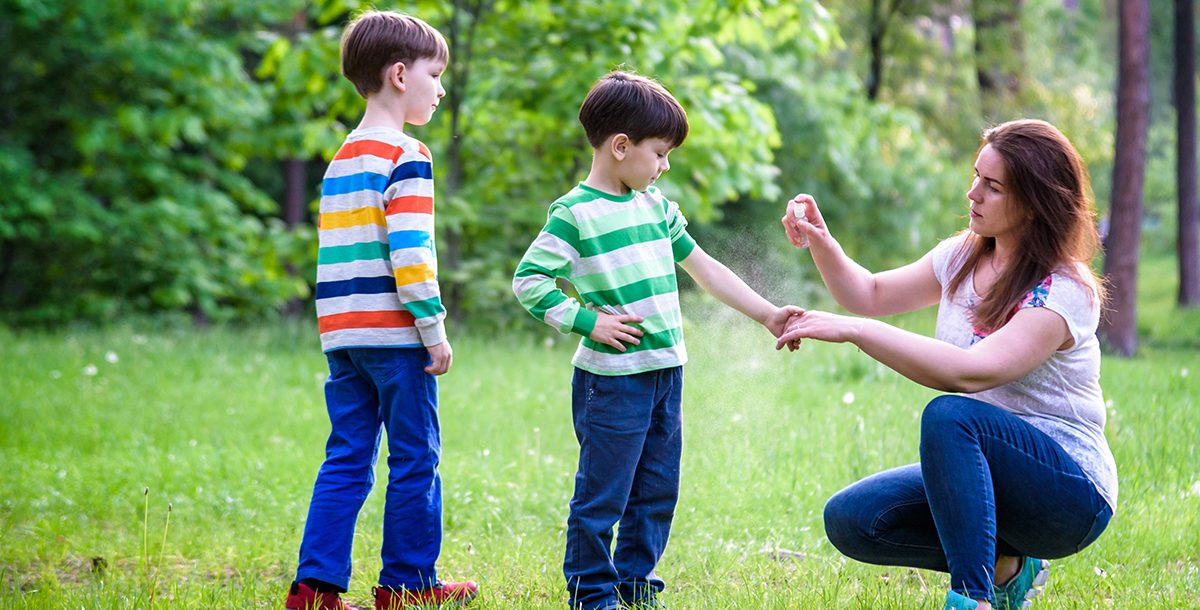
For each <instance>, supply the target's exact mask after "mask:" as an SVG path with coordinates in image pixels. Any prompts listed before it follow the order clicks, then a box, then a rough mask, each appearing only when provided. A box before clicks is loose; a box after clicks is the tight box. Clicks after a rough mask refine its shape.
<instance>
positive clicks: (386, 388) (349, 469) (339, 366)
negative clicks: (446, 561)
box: [296, 348, 442, 590]
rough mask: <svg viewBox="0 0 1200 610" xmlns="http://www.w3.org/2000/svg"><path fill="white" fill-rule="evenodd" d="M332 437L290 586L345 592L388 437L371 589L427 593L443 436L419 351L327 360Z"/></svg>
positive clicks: (433, 385) (336, 354) (377, 351)
mask: <svg viewBox="0 0 1200 610" xmlns="http://www.w3.org/2000/svg"><path fill="white" fill-rule="evenodd" d="M326 357H327V359H328V360H329V378H328V379H327V380H326V381H325V406H326V408H327V409H328V411H329V423H330V428H331V429H330V432H329V440H328V442H327V443H326V445H325V462H324V463H323V464H321V469H320V471H318V472H317V481H316V483H315V484H314V485H313V495H312V502H311V503H310V504H309V506H308V519H307V520H306V521H305V523H304V538H303V540H302V541H301V543H300V565H299V567H298V568H297V573H296V580H303V579H306V578H314V579H317V580H321V581H324V582H327V583H329V584H332V585H337V586H338V587H341V588H342V589H343V590H345V589H346V587H347V586H348V585H349V583H350V552H351V543H352V542H353V540H354V524H355V521H357V519H358V511H359V510H360V509H361V508H362V505H363V501H364V500H366V499H367V494H369V493H370V492H371V487H372V486H373V485H374V483H375V457H376V455H378V453H379V442H380V437H381V433H382V431H383V430H384V429H386V430H387V446H388V458H387V463H388V483H387V496H386V499H385V502H384V509H383V547H382V549H381V550H380V557H381V558H382V560H383V569H382V570H381V571H380V573H379V584H381V585H383V586H386V587H392V588H394V589H400V588H401V587H404V588H408V589H410V590H413V589H425V588H428V587H429V586H430V585H431V584H433V582H434V581H435V580H436V579H437V573H436V571H435V568H434V564H435V563H436V562H437V558H438V555H439V553H440V552H441V546H442V480H441V477H439V476H438V461H439V459H440V457H441V452H442V442H441V428H440V425H439V422H438V412H437V378H436V377H434V376H433V375H430V374H429V373H426V372H425V370H424V369H425V367H426V366H428V365H429V362H430V358H429V352H428V351H427V350H425V349H424V348H403V349H401V348H353V349H340V350H334V351H331V352H329V353H328V354H326Z"/></svg>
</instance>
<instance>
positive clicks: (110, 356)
mask: <svg viewBox="0 0 1200 610" xmlns="http://www.w3.org/2000/svg"><path fill="white" fill-rule="evenodd" d="M104 360H105V362H108V363H109V364H116V363H118V362H120V361H121V357H120V356H117V352H113V351H110V352H107V353H105V354H104Z"/></svg>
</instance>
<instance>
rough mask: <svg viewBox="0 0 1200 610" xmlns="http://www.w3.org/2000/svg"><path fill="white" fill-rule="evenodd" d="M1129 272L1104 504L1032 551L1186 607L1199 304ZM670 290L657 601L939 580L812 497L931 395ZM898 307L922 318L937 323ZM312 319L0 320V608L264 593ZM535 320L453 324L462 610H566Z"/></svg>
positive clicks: (273, 576)
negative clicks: (671, 393)
mask: <svg viewBox="0 0 1200 610" xmlns="http://www.w3.org/2000/svg"><path fill="white" fill-rule="evenodd" d="M1151 271H1152V273H1150V274H1148V276H1147V277H1146V278H1144V279H1143V285H1142V288H1143V294H1144V295H1145V296H1144V300H1143V306H1142V308H1141V314H1142V315H1141V318H1142V320H1143V322H1142V324H1141V326H1142V329H1143V337H1144V339H1143V345H1142V351H1141V353H1140V355H1139V356H1138V357H1137V358H1134V359H1130V360H1120V359H1116V358H1107V359H1106V360H1105V362H1104V374H1103V375H1104V376H1103V381H1104V388H1105V392H1106V396H1107V398H1108V399H1109V400H1110V401H1111V403H1110V404H1111V406H1110V411H1109V416H1110V418H1109V428H1108V436H1109V439H1110V442H1111V444H1112V447H1113V451H1114V453H1115V454H1116V458H1117V464H1118V468H1119V471H1120V477H1121V505H1120V508H1119V510H1118V512H1117V516H1116V518H1115V519H1114V521H1113V523H1112V525H1111V526H1110V528H1109V531H1108V532H1107V533H1106V534H1105V535H1104V536H1102V537H1101V538H1100V540H1099V541H1098V542H1097V543H1096V544H1094V545H1093V546H1092V547H1090V548H1088V549H1087V550H1085V551H1084V552H1082V553H1080V554H1079V555H1076V556H1074V557H1071V558H1068V559H1065V560H1061V561H1057V562H1054V563H1053V565H1052V568H1051V580H1050V583H1049V585H1048V588H1047V594H1046V596H1045V597H1043V598H1041V599H1040V600H1039V601H1038V602H1036V604H1035V606H1034V607H1035V608H1070V609H1091V608H1109V607H1111V608H1121V609H1126V608H1163V609H1168V608H1169V609H1176V608H1200V522H1198V521H1200V451H1198V449H1197V445H1198V436H1200V404H1198V403H1200V312H1197V311H1191V312H1179V311H1177V310H1175V309H1174V306H1173V298H1174V295H1173V292H1172V291H1173V288H1172V286H1173V282H1172V276H1171V275H1170V274H1171V273H1173V270H1171V269H1170V267H1169V265H1168V264H1167V263H1165V262H1159V263H1157V264H1154V265H1153V267H1152V268H1151ZM515 306H516V305H515V304H514V307H515ZM685 307H687V311H686V312H685V317H687V318H688V326H687V328H686V332H687V336H688V347H689V350H690V352H691V356H692V360H691V362H690V363H689V364H688V366H687V382H686V390H685V405H684V410H685V430H686V433H685V434H686V441H685V449H684V472H683V493H682V498H681V500H680V505H679V510H678V514H677V517H676V521H675V527H674V530H673V533H672V539H671V544H670V546H669V547H668V550H667V554H666V557H665V558H664V559H663V562H662V564H661V566H660V573H661V574H662V575H663V576H664V578H665V579H666V580H667V581H668V594H667V595H666V596H665V599H666V601H667V602H668V604H669V605H670V606H671V607H673V608H740V609H751V608H754V609H757V608H864V609H865V608H872V609H874V608H928V609H938V608H940V607H941V601H942V598H943V596H944V589H945V586H946V582H947V581H946V578H945V576H944V575H941V574H937V573H932V572H919V571H915V570H908V569H888V568H879V567H874V566H867V565H862V564H858V563H855V562H852V561H848V560H846V559H844V558H842V557H841V556H840V555H839V554H838V553H837V552H836V551H835V550H834V549H833V548H832V547H831V546H830V545H829V544H828V542H826V541H825V539H824V534H823V531H822V525H821V509H822V506H823V504H824V501H825V499H826V498H828V497H829V495H830V494H832V493H833V492H834V491H836V490H837V489H839V488H840V487H842V486H844V485H846V484H848V483H850V482H852V481H854V480H855V479H856V478H858V477H861V476H863V475H866V474H869V473H872V472H874V471H877V470H880V469H883V468H887V467H890V466H895V465H899V464H902V463H906V462H910V461H915V459H916V457H917V432H918V430H917V423H918V417H919V414H920V412H921V409H922V407H923V406H924V404H925V402H926V401H927V400H928V399H929V398H931V397H932V396H934V393H933V392H932V391H929V390H926V389H924V388H921V387H918V386H916V385H915V384H913V383H911V382H908V381H907V380H905V379H903V378H901V377H899V376H898V375H896V374H894V373H892V372H890V371H888V370H887V369H884V368H882V367H880V366H878V365H876V364H875V363H874V362H873V361H871V360H869V359H868V358H866V357H865V356H863V355H862V354H860V353H858V351H857V350H855V349H853V348H852V347H847V346H830V345H819V344H815V343H812V344H805V345H804V346H803V348H802V350H801V351H799V352H796V353H795V354H788V353H786V352H785V353H778V352H775V351H774V349H773V345H772V342H771V339H770V337H769V335H768V334H767V333H766V332H765V331H764V330H762V329H760V328H757V327H755V326H754V325H753V324H751V323H749V322H748V321H746V320H744V319H740V318H738V317H736V315H734V314H732V313H730V312H727V311H725V310H718V309H716V308H714V307H713V306H712V304H711V302H710V301H708V300H705V299H699V298H694V297H689V298H688V299H687V302H686V303H685ZM901 323H902V324H903V325H905V326H906V327H909V328H912V329H914V330H918V331H921V332H930V331H931V329H932V316H930V315H927V314H923V315H918V316H910V317H905V318H903V319H902V320H901ZM531 327H532V324H531ZM315 334H316V333H315V329H314V327H313V325H311V324H308V323H277V324H273V325H265V326H262V327H249V328H219V329H209V330H196V329H191V328H182V327H179V326H176V325H168V324H165V323H161V322H158V323H155V322H145V323H141V324H136V323H130V324H126V325H121V326H117V327H112V328H106V329H98V330H97V329H64V330H59V331H54V332H13V331H0V362H3V363H4V364H3V366H4V373H5V374H4V375H3V376H2V377H0V463H2V464H4V466H5V467H4V468H3V469H0V532H2V538H0V540H2V541H0V607H3V608H80V607H86V608H132V607H138V608H147V607H150V606H151V605H153V606H156V607H163V608H166V607H170V608H207V607H214V608H216V607H220V608H281V607H282V605H283V604H282V601H283V590H284V587H285V585H286V584H287V582H288V581H289V580H290V577H291V574H292V572H293V570H294V567H295V561H296V549H297V545H298V544H299V537H300V531H301V528H302V526H303V521H304V516H305V509H306V506H307V502H308V496H309V492H310V489H311V485H312V480H313V476H314V474H315V472H316V469H317V466H318V465H319V463H320V461H321V457H322V447H323V442H324V437H325V435H326V433H327V431H328V423H327V420H326V418H325V412H324V405H323V397H322V393H321V383H322V380H323V377H324V375H325V363H324V359H323V357H322V356H321V354H320V350H319V347H318V344H317V341H316V337H315ZM552 335H553V332H552V331H550V330H549V329H541V328H536V327H534V330H533V331H532V332H517V333H513V334H512V335H506V334H501V335H498V336H497V335H496V334H495V333H477V334H474V335H472V334H463V333H459V334H456V335H453V336H454V337H455V340H454V347H455V355H456V359H455V367H454V369H453V370H452V371H451V373H450V374H449V375H447V376H445V377H443V378H442V386H441V387H442V405H441V413H442V423H443V439H444V454H443V464H442V474H443V478H444V482H445V493H446V498H445V508H446V514H445V524H446V532H445V546H444V550H443V554H442V561H441V570H442V572H443V575H444V576H448V577H470V578H473V579H476V580H478V581H480V582H481V584H482V587H483V593H482V595H481V597H480V598H479V600H478V602H477V604H476V605H475V607H477V608H480V609H493V608H494V609H501V608H530V609H532V608H555V609H558V608H563V607H565V593H564V591H563V583H562V576H561V572H560V566H561V560H562V551H563V529H564V525H565V521H566V507H567V501H568V499H569V496H570V493H571V485H572V475H573V472H574V460H575V456H576V451H577V448H576V445H575V440H574V437H573V434H572V432H571V427H570V403H569V376H570V364H569V360H570V355H571V352H572V349H573V345H572V342H571V341H569V340H565V339H559V340H557V341H556V340H555V339H554V338H553V337H552ZM381 472H382V470H381ZM147 489H148V493H147V491H146V490H147ZM147 505H148V512H147V508H146V507H147ZM168 506H169V507H170V512H169V519H170V523H169V527H168V526H167V518H168ZM381 513H382V493H380V490H379V488H377V489H376V491H375V493H373V494H372V496H371V498H370V499H369V500H368V502H367V505H366V507H365V508H364V511H363V514H362V518H361V521H360V527H359V531H358V537H357V539H356V543H355V576H354V581H353V583H352V590H351V597H352V598H355V599H359V600H365V599H366V598H367V596H368V595H369V592H370V586H371V584H372V583H373V577H374V575H375V574H376V573H377V571H378V568H379V560H378V556H377V548H378V543H379V539H380V533H379V523H380V519H381ZM164 539H165V543H164ZM148 567H149V570H148V569H147V568H148ZM151 591H153V599H151V595H150V592H151Z"/></svg>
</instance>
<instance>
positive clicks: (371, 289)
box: [317, 275, 396, 299]
mask: <svg viewBox="0 0 1200 610" xmlns="http://www.w3.org/2000/svg"><path fill="white" fill-rule="evenodd" d="M387 292H396V278H395V277H392V276H390V275H381V276H377V277H356V278H351V279H348V280H337V281H333V282H317V299H331V298H334V297H346V296H350V295H354V294H383V293H387Z"/></svg>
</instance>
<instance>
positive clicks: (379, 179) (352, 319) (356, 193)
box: [316, 127, 446, 352]
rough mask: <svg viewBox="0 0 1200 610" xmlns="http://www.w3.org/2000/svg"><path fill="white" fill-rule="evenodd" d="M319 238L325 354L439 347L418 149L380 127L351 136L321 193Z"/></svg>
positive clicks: (432, 251) (427, 187)
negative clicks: (360, 349)
mask: <svg viewBox="0 0 1200 610" xmlns="http://www.w3.org/2000/svg"><path fill="white" fill-rule="evenodd" d="M317 235H318V241H319V243H320V251H319V252H318V254H317V295H316V299H317V325H318V328H319V329H320V332H321V348H322V349H323V350H324V351H326V352H328V351H331V350H335V349H342V348H348V347H421V346H431V345H437V344H438V343H441V342H443V341H445V340H446V330H445V326H444V323H443V320H444V319H445V317H446V308H445V307H443V306H442V299H441V292H440V290H439V288H438V283H437V249H436V247H435V245H434V239H433V235H434V234H433V165H432V157H431V155H430V154H429V149H428V148H426V147H425V145H424V144H422V143H421V142H419V141H418V140H416V139H415V138H413V137H411V136H409V135H407V134H405V133H403V132H400V131H397V130H395V129H391V128H386V127H370V128H364V129H356V130H354V131H353V132H351V133H350V135H349V136H347V137H346V142H345V143H344V144H343V145H342V148H341V149H340V150H338V152H337V155H335V156H334V158H333V161H332V162H331V163H330V164H329V169H328V170H326V172H325V179H324V181H322V183H321V214H320V219H319V221H318V231H317Z"/></svg>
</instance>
